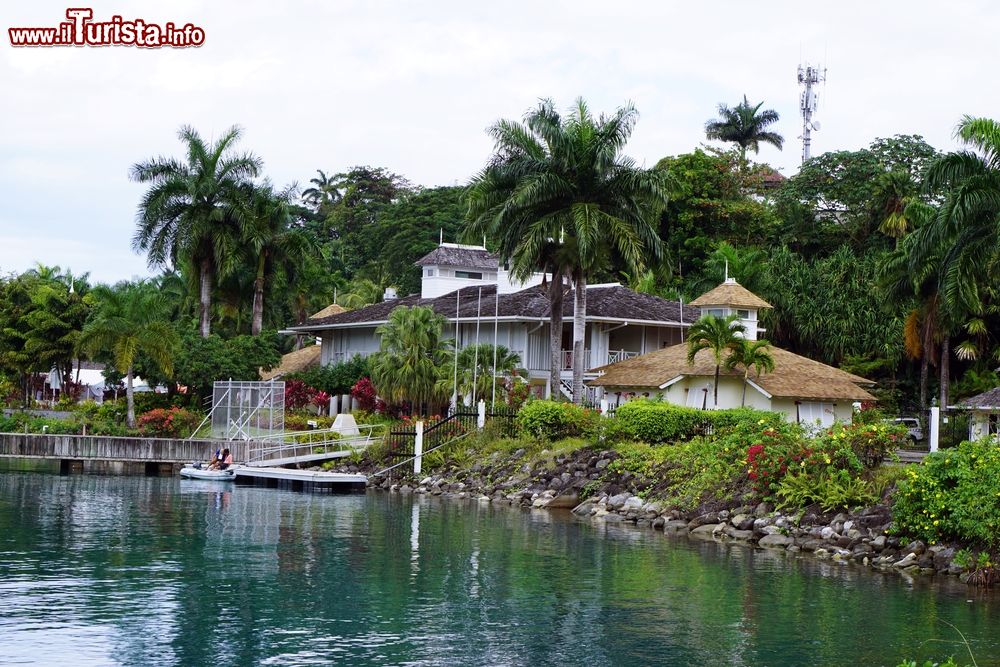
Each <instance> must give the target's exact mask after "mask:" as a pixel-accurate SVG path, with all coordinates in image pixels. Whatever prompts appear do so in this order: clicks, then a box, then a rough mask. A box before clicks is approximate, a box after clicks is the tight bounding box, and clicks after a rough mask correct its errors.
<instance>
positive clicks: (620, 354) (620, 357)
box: [608, 350, 639, 364]
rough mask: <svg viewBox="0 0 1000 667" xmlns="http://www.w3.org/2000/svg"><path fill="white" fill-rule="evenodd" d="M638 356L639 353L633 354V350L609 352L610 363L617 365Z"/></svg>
mask: <svg viewBox="0 0 1000 667" xmlns="http://www.w3.org/2000/svg"><path fill="white" fill-rule="evenodd" d="M638 356H639V353H638V352H632V351H631V350H608V363H609V364H617V363H618V362H619V361H625V360H626V359H632V358H633V357H638Z"/></svg>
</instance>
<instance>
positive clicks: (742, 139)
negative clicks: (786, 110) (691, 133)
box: [705, 95, 785, 160]
mask: <svg viewBox="0 0 1000 667" xmlns="http://www.w3.org/2000/svg"><path fill="white" fill-rule="evenodd" d="M762 106H764V103H763V102H761V103H760V104H757V105H752V104H750V102H749V101H748V100H747V96H746V95H744V96H743V101H742V102H740V103H739V104H737V105H736V106H735V107H729V106H727V105H725V104H720V105H719V117H718V118H716V119H713V120H710V121H708V122H707V123H705V136H706V137H707V138H709V139H717V140H719V141H726V142H731V143H734V144H736V145H737V146H739V147H740V157H741V158H742V159H744V160H746V154H747V149H748V148H750V149H752V150H753V152H754V153H759V152H760V144H761V143H765V144H771V145H772V146H774V147H775V148H777V149H778V150H781V146H782V144H784V143H785V139H784V137H782V136H781V135H780V134H778V133H777V132H771V131H770V130H768V129H767V128H769V127H770V126H772V125H774V124H775V123H777V122H778V118H779V117H778V112H777V111H775V110H774V109H764V110H763V111H761V107H762Z"/></svg>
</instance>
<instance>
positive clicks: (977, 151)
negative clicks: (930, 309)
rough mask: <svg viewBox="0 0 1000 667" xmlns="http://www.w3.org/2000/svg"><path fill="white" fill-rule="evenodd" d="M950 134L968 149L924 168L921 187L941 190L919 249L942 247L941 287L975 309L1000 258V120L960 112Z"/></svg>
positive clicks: (924, 251) (922, 252) (950, 297)
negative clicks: (981, 290) (952, 133)
mask: <svg viewBox="0 0 1000 667" xmlns="http://www.w3.org/2000/svg"><path fill="white" fill-rule="evenodd" d="M955 135H956V137H957V138H958V139H959V140H960V141H962V142H963V143H964V144H965V145H967V146H969V147H970V148H971V149H972V150H963V151H958V152H954V153H949V154H947V155H944V156H942V157H940V158H938V159H937V160H935V161H934V162H933V163H932V164H931V166H930V167H929V168H928V171H927V176H926V178H925V179H924V189H925V191H926V192H936V191H944V192H945V196H944V202H943V203H942V205H941V207H940V208H939V209H938V214H937V215H936V216H935V218H934V220H933V221H932V223H931V224H929V225H928V226H927V228H926V229H925V230H922V233H921V234H920V240H919V248H918V249H919V251H920V252H919V253H918V254H920V255H926V254H928V253H929V252H934V251H935V249H940V248H944V249H946V250H945V251H944V252H943V255H942V257H941V266H940V269H939V275H940V288H941V292H942V294H943V296H944V297H945V298H946V299H947V300H948V301H950V302H953V303H955V304H957V305H959V306H961V307H962V308H963V309H965V310H966V311H968V312H970V313H978V312H980V310H981V308H982V299H981V298H980V294H979V288H980V284H981V282H982V281H983V280H984V278H986V277H987V276H988V275H989V271H988V269H989V268H990V267H991V266H995V265H996V264H997V263H998V261H1000V123H998V122H997V121H995V120H991V119H989V118H973V117H971V116H965V117H964V118H963V119H962V121H961V122H960V123H959V124H958V128H957V129H956V131H955Z"/></svg>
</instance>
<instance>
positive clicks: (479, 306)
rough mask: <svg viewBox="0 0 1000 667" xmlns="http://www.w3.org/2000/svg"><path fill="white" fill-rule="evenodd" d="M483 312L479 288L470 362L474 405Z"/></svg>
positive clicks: (481, 292)
mask: <svg viewBox="0 0 1000 667" xmlns="http://www.w3.org/2000/svg"><path fill="white" fill-rule="evenodd" d="M482 311H483V288H482V287H480V288H479V302H478V303H477V304H476V349H475V352H474V353H473V361H472V404H473V405H475V404H476V389H477V387H476V380H477V379H478V378H479V322H480V320H479V318H480V316H481V314H482Z"/></svg>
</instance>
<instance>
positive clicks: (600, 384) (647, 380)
mask: <svg viewBox="0 0 1000 667" xmlns="http://www.w3.org/2000/svg"><path fill="white" fill-rule="evenodd" d="M691 304H692V306H695V305H697V306H700V307H701V309H702V310H701V312H702V313H706V314H709V313H710V314H714V315H719V316H726V315H730V314H735V315H737V316H738V317H739V320H740V321H741V322H742V323H743V324H744V325H745V326H746V334H745V336H746V338H748V339H751V340H754V339H757V337H758V334H759V333H762V332H763V331H764V330H763V329H762V328H761V327H760V326H759V325H758V317H757V315H758V312H759V311H760V310H763V309H766V308H770V307H771V306H770V305H769V304H768V303H767V302H766V301H764V300H763V299H761V298H760V297H758V296H757V295H755V294H753V293H752V292H750V291H749V290H747V289H746V288H744V287H743V286H742V285H740V284H739V283H737V282H736V281H735V280H732V279H729V280H727V281H726V282H724V283H722V284H721V285H719V286H718V287H716V288H715V289H713V290H711V291H710V292H708V293H706V294H704V295H702V296H700V297H698V298H697V299H695V300H694V301H692V302H691ZM768 351H769V352H770V354H771V356H772V357H773V358H774V370H773V371H772V372H770V373H764V374H761V375H760V376H757V375H756V374H755V373H754V371H753V370H751V372H750V376H749V381H748V382H747V383H746V384H747V386H746V399H745V405H746V406H747V407H751V408H757V409H760V410H772V411H775V412H780V413H782V414H784V415H785V418H786V419H787V420H788V421H792V422H801V423H804V424H814V425H819V426H828V425H830V424H832V423H833V422H834V421H835V420H837V421H848V422H849V421H851V418H852V415H853V412H854V403H856V402H864V401H874V400H875V397H874V396H872V395H871V394H870V393H868V392H867V391H866V390H865V389H863V388H862V387H863V386H871V385H873V384H874V382H872V381H871V380H867V379H865V378H863V377H859V376H857V375H852V374H851V373H847V372H844V371H842V370H840V369H837V368H833V367H832V366H827V365H826V364H823V363H820V362H818V361H813V360H812V359H807V358H806V357H803V356H800V355H797V354H794V353H792V352H789V351H787V350H783V349H781V348H779V347H775V346H771V347H770V348H769V350H768ZM715 368H716V363H715V358H714V356H713V355H712V352H711V351H710V350H702V351H700V352H699V353H698V354H697V355H696V356H695V359H694V362H693V363H689V362H688V359H687V345H686V344H684V343H680V344H677V345H672V346H669V347H666V348H664V349H661V350H657V351H654V352H650V353H648V354H645V355H642V356H639V357H636V358H633V359H628V360H625V361H622V362H620V363H615V364H611V365H608V366H604V367H601V368H597V369H594V371H595V372H596V373H598V377H596V378H595V379H593V380H591V381H590V382H589V384H590V385H591V386H592V387H595V388H598V389H599V390H600V391H601V392H602V393H603V395H604V398H606V399H608V400H609V401H610V402H611V403H612V404H620V403H622V402H624V401H627V400H630V399H632V398H636V397H650V398H661V399H662V400H665V401H668V402H670V403H673V404H675V405H685V406H689V407H695V408H700V409H709V410H710V409H715V408H718V409H723V408H736V407H740V405H742V404H743V403H744V398H743V396H744V386H743V385H744V382H743V379H744V374H743V370H742V369H734V370H731V371H727V370H725V368H724V367H723V369H722V371H721V374H720V377H719V391H718V395H719V397H718V405H716V403H715V386H714V384H715Z"/></svg>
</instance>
